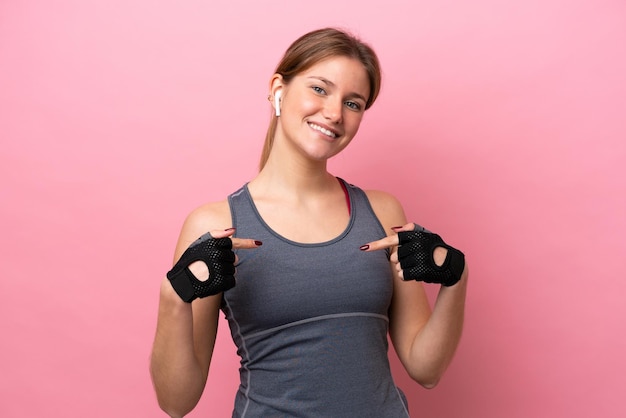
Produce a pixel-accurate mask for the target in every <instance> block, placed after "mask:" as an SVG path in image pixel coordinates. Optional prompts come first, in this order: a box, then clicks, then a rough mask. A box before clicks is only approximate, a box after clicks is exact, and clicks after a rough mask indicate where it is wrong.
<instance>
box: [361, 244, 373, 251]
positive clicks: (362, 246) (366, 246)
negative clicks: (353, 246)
mask: <svg viewBox="0 0 626 418" xmlns="http://www.w3.org/2000/svg"><path fill="white" fill-rule="evenodd" d="M369 248H370V246H369V245H368V244H365V245H361V246H360V247H359V250H361V251H365V250H367V249H369Z"/></svg>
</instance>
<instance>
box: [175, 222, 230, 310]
mask: <svg viewBox="0 0 626 418" xmlns="http://www.w3.org/2000/svg"><path fill="white" fill-rule="evenodd" d="M232 247H233V243H232V241H231V239H230V238H213V237H212V236H211V234H209V233H208V232H207V233H206V234H204V235H202V236H201V237H200V238H198V239H197V240H195V241H194V242H193V243H192V244H191V245H190V246H189V248H187V249H186V250H185V252H184V253H183V255H182V256H181V257H180V259H179V260H178V262H177V263H176V264H175V265H174V267H172V269H171V270H170V271H169V272H168V273H167V278H168V279H169V281H170V283H171V284H172V287H173V288H174V290H175V291H176V293H178V296H180V298H181V299H182V300H184V301H185V302H191V301H192V300H194V299H196V298H204V297H207V296H211V295H216V294H218V293H221V292H224V291H226V290H228V289H230V288H232V287H234V286H235V265H234V262H235V253H233V251H232ZM196 261H203V262H204V263H205V264H206V265H207V267H208V269H209V278H208V279H207V280H205V281H201V280H198V278H197V277H196V276H194V275H193V273H192V272H191V270H189V266H190V265H191V264H193V263H195V262H196Z"/></svg>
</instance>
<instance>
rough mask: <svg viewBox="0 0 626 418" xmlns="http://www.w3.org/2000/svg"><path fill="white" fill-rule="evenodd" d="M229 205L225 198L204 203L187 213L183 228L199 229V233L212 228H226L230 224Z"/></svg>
mask: <svg viewBox="0 0 626 418" xmlns="http://www.w3.org/2000/svg"><path fill="white" fill-rule="evenodd" d="M231 223H232V219H231V215H230V207H229V205H228V201H227V200H220V201H218V202H211V203H206V204H204V205H202V206H200V207H197V208H196V209H194V210H193V211H191V212H190V213H189V215H187V218H186V219H185V223H184V226H183V229H190V230H192V231H199V232H200V235H202V234H204V233H205V232H208V231H210V230H214V229H226V228H230V227H231V226H232V225H231Z"/></svg>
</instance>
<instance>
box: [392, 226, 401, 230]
mask: <svg viewBox="0 0 626 418" xmlns="http://www.w3.org/2000/svg"><path fill="white" fill-rule="evenodd" d="M391 229H393V230H396V229H402V226H392V227H391Z"/></svg>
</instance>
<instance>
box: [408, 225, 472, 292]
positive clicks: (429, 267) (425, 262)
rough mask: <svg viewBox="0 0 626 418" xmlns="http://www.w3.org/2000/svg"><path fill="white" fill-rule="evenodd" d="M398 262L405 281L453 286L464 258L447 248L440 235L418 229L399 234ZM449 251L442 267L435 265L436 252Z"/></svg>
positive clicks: (416, 227)
mask: <svg viewBox="0 0 626 418" xmlns="http://www.w3.org/2000/svg"><path fill="white" fill-rule="evenodd" d="M398 240H399V242H400V246H399V247H398V260H399V261H400V267H401V268H402V272H403V276H404V280H417V281H423V282H426V283H439V284H442V285H444V286H452V285H454V284H456V282H458V281H459V280H460V279H461V274H463V269H464V268H465V256H464V255H463V253H462V252H461V251H459V250H457V249H456V248H454V247H451V246H449V245H448V244H446V243H445V242H444V241H443V240H442V239H441V237H440V236H439V235H437V234H434V233H432V232H430V231H428V230H426V229H424V228H422V227H421V226H419V225H416V226H415V228H414V229H413V230H412V231H400V232H398ZM437 247H443V248H445V249H447V250H448V254H446V259H445V260H444V262H443V264H442V265H441V266H438V265H437V264H435V259H434V258H433V252H434V251H435V248H437Z"/></svg>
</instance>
